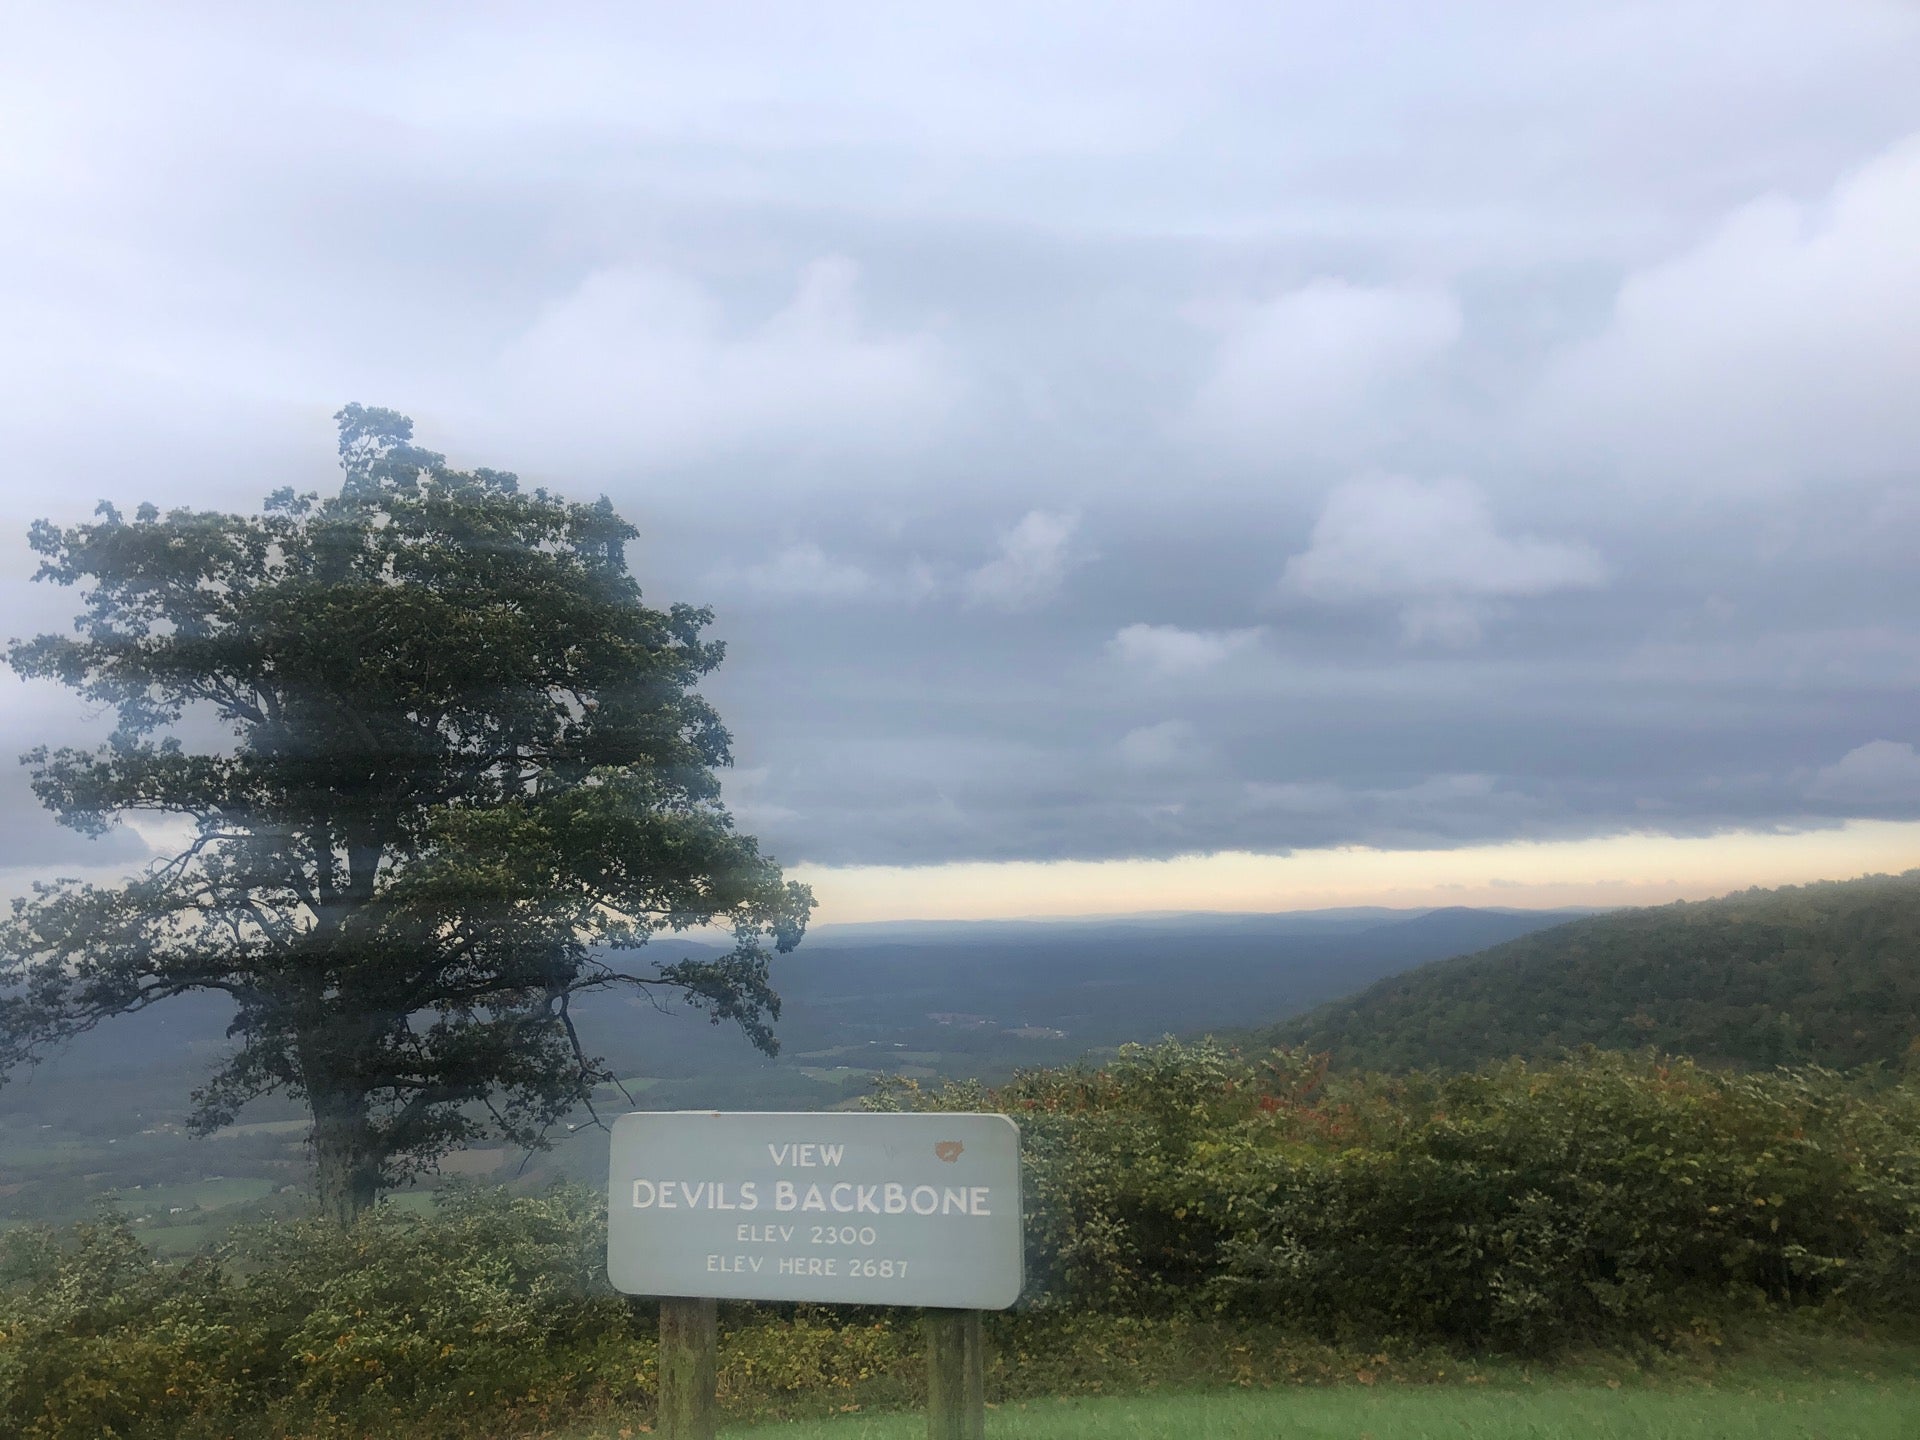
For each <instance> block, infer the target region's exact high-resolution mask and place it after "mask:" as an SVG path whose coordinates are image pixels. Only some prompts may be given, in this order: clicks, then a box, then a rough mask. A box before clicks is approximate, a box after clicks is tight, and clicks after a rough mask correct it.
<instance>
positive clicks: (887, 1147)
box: [607, 1110, 1023, 1310]
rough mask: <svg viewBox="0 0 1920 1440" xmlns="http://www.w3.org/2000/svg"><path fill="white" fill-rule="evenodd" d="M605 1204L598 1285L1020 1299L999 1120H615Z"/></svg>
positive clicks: (1015, 1202)
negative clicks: (604, 1279) (605, 1281)
mask: <svg viewBox="0 0 1920 1440" xmlns="http://www.w3.org/2000/svg"><path fill="white" fill-rule="evenodd" d="M607 1199H608V1205H607V1275H608V1277H609V1278H610V1279H611V1280H612V1281H613V1284H614V1287H615V1288H616V1289H619V1290H623V1291H625V1292H627V1293H628V1294H633V1295H660V1296H700V1297H712V1298H714V1299H720V1300H811V1301H820V1302H826V1303H830V1304H847V1305H924V1306H933V1307H939V1308H942V1309H953V1310H1004V1309H1006V1308H1007V1307H1008V1306H1009V1305H1011V1304H1013V1302H1014V1301H1015V1300H1016V1299H1017V1298H1018V1297H1019V1294H1020V1286H1021V1281H1022V1278H1023V1266H1022V1241H1021V1220H1020V1132H1019V1130H1018V1129H1017V1128H1016V1127H1015V1125H1014V1123H1013V1122H1012V1121H1011V1120H1009V1119H1008V1118H1007V1117H1006V1116H1004V1115H980V1114H896V1115H886V1114H811V1113H792V1114H784V1113H782V1114H775V1113H760V1114H756V1113H748V1112H728V1113H720V1112H714V1111H705V1110H697V1111H696V1110H681V1111H653V1112H639V1113H635V1114H630V1115H623V1116H621V1117H620V1118H619V1119H618V1120H616V1121H615V1122H614V1125H613V1150H612V1157H611V1167H610V1181H609V1189H608V1197H607Z"/></svg>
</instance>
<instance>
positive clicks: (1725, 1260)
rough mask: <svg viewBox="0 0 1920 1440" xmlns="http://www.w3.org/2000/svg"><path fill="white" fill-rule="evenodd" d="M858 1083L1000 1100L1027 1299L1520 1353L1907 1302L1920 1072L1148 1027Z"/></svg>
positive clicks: (1893, 1308) (970, 1103)
mask: <svg viewBox="0 0 1920 1440" xmlns="http://www.w3.org/2000/svg"><path fill="white" fill-rule="evenodd" d="M881 1103H883V1104H887V1105H906V1106H921V1107H927V1108H942V1109H944V1108H982V1107H984V1108H989V1109H1005V1110H1007V1111H1008V1112H1009V1113H1011V1114H1013V1115H1015V1116H1016V1117H1017V1118H1018V1119H1019V1120H1020V1121H1021V1123H1022V1126H1023V1127H1024V1130H1025V1134H1026V1137H1027V1139H1026V1148H1027V1154H1028V1162H1029V1197H1028V1203H1029V1211H1030V1214H1029V1223H1028V1236H1029V1246H1030V1254H1029V1274H1030V1276H1031V1277H1032V1284H1033V1295H1032V1300H1033V1303H1035V1304H1038V1305H1054V1306H1067V1307H1071V1308H1076V1309H1081V1308H1093V1309H1103V1310H1108V1311H1121V1312H1136V1313H1151V1312H1155V1311H1166V1310H1183V1311H1187V1312H1190V1313H1191V1312H1194V1311H1196V1310H1204V1309H1205V1308H1206V1307H1208V1306H1214V1307H1218V1308H1219V1309H1221V1310H1224V1311H1225V1312H1227V1313H1235V1314H1241V1315H1246V1316H1265V1317H1285V1318H1288V1319H1291V1320H1293V1321H1295V1322H1297V1323H1300V1324H1302V1325H1305V1326H1307V1327H1310V1328H1312V1329H1314V1330H1316V1331H1317V1332H1319V1333H1322V1334H1324V1335H1327V1336H1330V1337H1347V1338H1352V1337H1355V1336H1361V1335H1381V1334H1388V1335H1400V1336H1405V1337H1410V1338H1419V1339H1428V1340H1438V1341H1442V1342H1445V1343H1451V1344H1466V1345H1494V1346H1498V1347H1501V1348H1507V1349H1512V1350H1517V1351H1528V1352H1540V1351H1545V1350H1550V1349H1552V1348H1554V1347H1557V1346H1562V1345H1566V1344H1570V1343H1575V1342H1580V1341H1585V1340H1595V1339H1601V1340H1604V1339H1609V1338H1620V1337H1623V1336H1629V1335H1631V1336H1650V1335H1658V1334H1660V1333H1662V1332H1664V1331H1672V1330H1675V1329H1679V1328H1685V1327H1687V1326H1689V1325H1690V1324H1691V1323H1692V1321H1693V1320H1694V1318H1695V1317H1696V1316H1697V1315H1699V1314H1702V1313H1711V1312H1716V1311H1722V1310H1725V1309H1726V1308H1727V1307H1728V1306H1729V1305H1736V1306H1738V1305H1746V1306H1754V1305H1760V1306H1805V1305H1845V1306H1850V1307H1852V1308H1854V1309H1856V1310H1859V1311H1864V1312H1869V1313H1875V1314H1882V1315H1899V1316H1908V1317H1911V1316H1916V1315H1920V1251H1917V1250H1916V1237H1920V1094H1917V1093H1916V1091H1915V1089H1914V1087H1913V1086H1912V1085H1911V1084H1909V1083H1906V1082H1900V1083H1890V1082H1887V1081H1886V1080H1885V1079H1884V1078H1883V1077H1877V1076H1872V1075H1869V1076H1867V1077H1864V1078H1856V1079H1847V1078H1843V1077H1841V1076H1838V1075H1835V1074H1832V1073H1830V1072H1826V1071H1821V1070H1812V1069H1809V1070H1790V1071H1776V1072H1774V1073H1771V1074H1766V1075H1758V1074H1728V1073H1723V1072H1718V1071H1712V1070H1707V1069H1703V1068H1701V1067H1699V1066H1696V1065H1693V1064H1691V1063H1689V1062H1685V1061H1675V1062H1669V1061H1663V1060H1660V1059H1657V1058H1654V1057H1650V1056H1641V1057H1635V1056H1622V1055H1617V1054H1601V1053H1597V1052H1588V1053H1586V1054H1584V1055H1581V1056H1579V1057H1576V1058H1575V1059H1572V1060H1569V1061H1565V1062H1561V1063H1559V1064H1553V1065H1546V1066H1528V1065H1525V1064H1522V1063H1519V1062H1512V1063H1509V1064H1505V1065H1499V1066H1492V1067H1488V1068H1486V1069H1483V1070H1480V1071H1478V1072H1475V1073H1473V1074H1469V1075H1463V1076H1453V1077H1428V1076H1422V1075H1417V1074H1416V1075H1413V1076H1409V1077H1403V1078H1387V1077H1381V1076H1358V1077H1348V1078H1334V1079H1329V1078H1328V1077H1327V1075H1326V1071H1325V1067H1324V1065H1322V1064H1320V1063H1319V1062H1318V1061H1316V1060H1315V1059H1314V1057H1311V1056H1308V1055H1305V1054H1304V1053H1301V1052H1286V1051H1281V1052H1275V1053H1273V1054H1272V1055H1270V1056H1268V1057H1267V1058H1265V1059H1264V1060H1261V1061H1249V1060H1246V1059H1242V1058H1240V1057H1238V1056H1235V1055H1234V1054H1232V1053H1231V1052H1228V1051H1226V1050H1223V1049H1221V1048H1219V1047H1218V1046H1215V1045H1212V1044H1210V1043H1206V1044H1200V1045H1181V1044H1177V1043H1174V1042H1171V1041H1169V1042H1167V1043H1164V1044H1162V1045H1158V1046H1153V1047H1140V1046H1130V1047H1127V1048H1125V1049H1124V1050H1123V1051H1122V1052H1121V1054H1120V1056H1119V1057H1118V1058H1117V1059H1116V1060H1115V1061H1114V1062H1112V1063H1111V1064H1109V1065H1106V1066H1103V1067H1100V1068H1097V1069H1089V1068H1080V1069H1074V1070H1065V1071H1044V1072H1034V1073H1032V1074H1028V1075H1024V1076H1021V1077H1019V1078H1018V1079H1016V1080H1015V1081H1014V1082H1013V1083H1012V1084H1010V1085H1008V1086H1005V1087H1003V1088H1001V1089H999V1090H996V1091H983V1090H981V1089H979V1088H978V1087H967V1086H961V1087H947V1088H944V1089H941V1090H938V1091H934V1092H925V1091H921V1090H919V1089H918V1088H916V1087H913V1086H911V1085H896V1086H894V1087H892V1089H891V1090H890V1091H888V1092H887V1093H886V1094H885V1096H884V1097H883V1099H882V1101H881Z"/></svg>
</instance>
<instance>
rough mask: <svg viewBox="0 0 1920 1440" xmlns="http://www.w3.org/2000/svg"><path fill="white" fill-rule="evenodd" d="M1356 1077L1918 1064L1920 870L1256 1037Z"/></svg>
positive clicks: (1638, 914)
mask: <svg viewBox="0 0 1920 1440" xmlns="http://www.w3.org/2000/svg"><path fill="white" fill-rule="evenodd" d="M1253 1038H1255V1039H1256V1040H1257V1041H1259V1042H1260V1043H1263V1044H1277V1045H1306V1046H1309V1047H1311V1048H1313V1049H1316V1050H1326V1051H1330V1052H1331V1053H1332V1055H1333V1058H1334V1062H1335V1063H1336V1064H1337V1065H1341V1066H1343V1067H1348V1068H1354V1069H1369V1070H1408V1069H1424V1068H1441V1069H1454V1068H1464V1067H1467V1066H1472V1065H1476V1064H1479V1063H1482V1062H1484V1061H1488V1060H1497V1059H1504V1058H1506V1057H1508V1056H1522V1057H1527V1058H1550V1057H1553V1056H1556V1055H1561V1054H1564V1053H1566V1052H1567V1051H1569V1050H1572V1049H1575V1048H1577V1047H1579V1046H1582V1045H1595V1046H1598V1047H1600V1048H1602V1049H1612V1050H1628V1049H1641V1048H1645V1047H1647V1046H1653V1047H1656V1048H1658V1049H1661V1050H1664V1051H1668V1052H1671V1053H1676V1054H1686V1055H1691V1056H1694V1057H1695V1058H1698V1059H1702V1060H1708V1061H1713V1062H1719V1063H1731V1064H1739V1065H1775V1064H1783V1063H1801V1062H1806V1063H1817V1064H1822V1065H1829V1066H1834V1067H1837V1068H1850V1067H1853V1066H1858V1065H1864V1064H1870V1063H1873V1062H1876V1061H1878V1062H1885V1063H1888V1064H1898V1063H1904V1062H1905V1061H1906V1060H1907V1059H1908V1058H1909V1056H1910V1055H1912V1056H1913V1057H1914V1058H1920V1049H1916V1048H1915V1047H1920V870H1910V871H1907V872H1905V873H1904V874H1901V875H1893V876H1889V875H1874V876H1867V877H1864V878H1862V879H1858V880H1848V881H1828V882H1823V883H1820V884H1814V885H1800V886H1791V887H1786V888H1783V889H1778V890H1758V889H1755V890H1748V891H1744V892H1741V893H1738V894H1733V895H1728V896H1725V897H1723V898H1721V899H1718V900H1709V901H1700V902H1694V903H1680V904H1675V905H1665V906H1659V907H1655V908H1650V909H1641V910H1620V911H1613V912H1610V913H1607V914H1603V915H1594V916H1588V917H1585V918H1582V919H1578V920H1573V921H1570V922H1568V923H1566V924H1562V925H1558V926H1555V927H1552V928H1549V929H1542V930H1539V931H1536V932H1535V933H1532V934H1529V935H1526V936H1522V937H1519V938H1516V939H1512V940H1508V941H1506V942H1505V943H1502V944H1497V945H1495V946H1493V947H1492V948H1490V949H1487V950H1485V951H1483V952H1481V953H1478V954H1466V955H1461V956H1459V957H1458V958H1454V959H1448V960H1440V961H1436V962H1433V963H1429V964H1426V965H1422V966H1420V967H1419V968H1417V969H1413V970H1408V971H1405V972H1403V973H1400V974H1397V975H1394V976H1391V977H1388V978H1385V979H1382V980H1380V981H1378V982H1376V983H1375V984H1373V985H1372V986H1370V987H1369V988H1368V989H1365V990H1363V991H1361V992H1360V993H1358V994H1355V995H1351V996H1348V997H1346V998H1344V999H1339V1000H1334V1001H1332V1002H1330V1003H1328V1004H1325V1005H1322V1006H1321V1007H1320V1008H1318V1009H1316V1010H1314V1011H1312V1012H1310V1013H1308V1014H1305V1015H1300V1016H1296V1017H1294V1018H1292V1019H1287V1020H1282V1021H1280V1022H1279V1023H1277V1024H1275V1025H1272V1026H1269V1027H1267V1028H1265V1029H1263V1030H1260V1031H1258V1032H1255V1034H1254V1037H1253Z"/></svg>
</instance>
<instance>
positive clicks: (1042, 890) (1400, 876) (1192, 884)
mask: <svg viewBox="0 0 1920 1440" xmlns="http://www.w3.org/2000/svg"><path fill="white" fill-rule="evenodd" d="M1917 866H1920V822H1911V821H1908V822H1895V821H1885V820H1851V821H1848V822H1847V823H1846V824H1844V825H1841V826H1838V827H1836V828H1834V829H1831V830H1815V831H1803V832H1799V833H1795V834H1776V833H1770V832H1761V831H1736V832H1731V833H1727V834H1721V835H1710V836H1688V837H1680V836H1671V835H1638V834H1631V835H1612V836H1606V837H1603V838H1599V839H1591V840H1556V841H1541V842H1530V841H1528V842H1512V843H1507V844H1499V845H1473V846H1464V847H1461V848H1458V849H1452V850H1373V849H1367V848H1365V847H1358V846H1355V847H1340V848H1336V849H1326V850H1299V851H1295V852H1294V853H1293V854H1291V855H1254V854H1248V853H1245V852H1238V851H1228V852H1222V853H1218V854H1212V855H1184V856H1178V857H1176V858H1174V859H1171V860H1098V861H1092V860H1053V861H1008V862H974V863H967V864H954V865H925V866H889V865H860V866H838V867H835V866H815V865H796V866H793V867H791V868H789V870H788V872H787V873H788V876H789V878H791V879H795V880H802V881H805V882H806V883H807V884H809V885H811V886H813V890H814V894H815V896H816V897H817V898H818V899H819V901H820V908H819V909H818V910H816V911H815V912H814V921H815V923H817V924H823V925H846V924H859V923H865V922H872V921H885V920H1012V919H1065V918H1068V917H1072V916H1096V915H1129V914H1144V913H1152V912H1164V911H1182V910H1189V911H1191V910H1214V911H1245V912H1254V913H1265V912H1275V911H1283V910H1315V909H1322V908H1329V907H1336V906H1348V905H1383V906H1392V907H1404V908H1417V907H1419V906H1442V905H1498V906H1507V907H1512V908H1515V909H1554V908H1558V907H1561V906H1576V905H1577V906H1629V905H1664V904H1667V903H1668V902H1670V901H1674V900H1706V899H1711V898H1712V897H1714V896H1716V895H1724V894H1726V893H1727V892H1729V891H1733V890H1744V889H1747V888H1748V887H1749V886H1756V885H1757V886H1762V887H1768V888H1771V887H1774V886H1779V885H1802V884H1806V883H1808V882H1810V881H1814V880H1844V879H1852V878H1854V877H1856V876H1859V875H1869V874H1898V873H1900V872H1901V871H1904V870H1910V869H1913V868H1915V867H1917Z"/></svg>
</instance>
